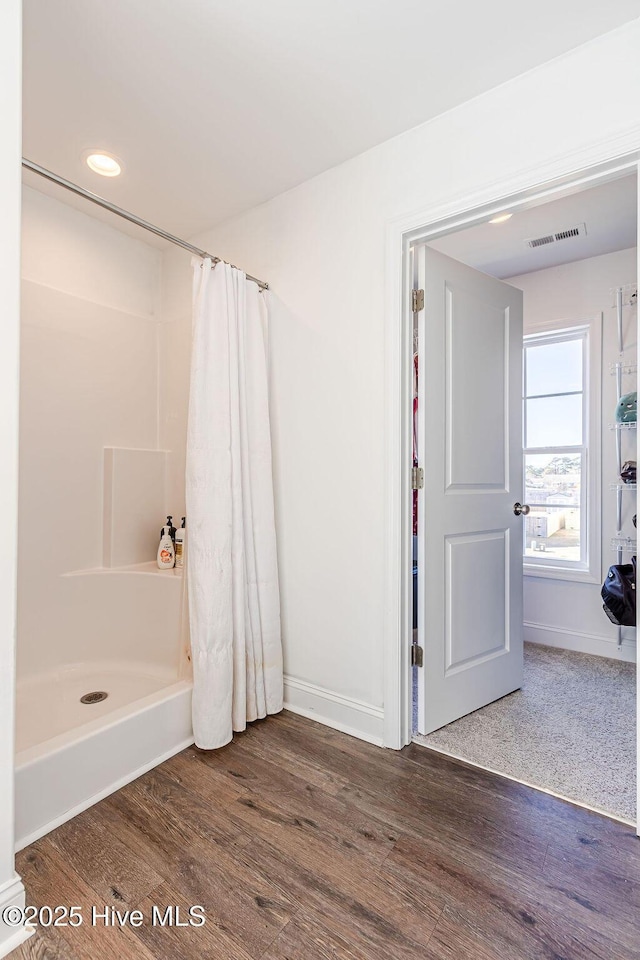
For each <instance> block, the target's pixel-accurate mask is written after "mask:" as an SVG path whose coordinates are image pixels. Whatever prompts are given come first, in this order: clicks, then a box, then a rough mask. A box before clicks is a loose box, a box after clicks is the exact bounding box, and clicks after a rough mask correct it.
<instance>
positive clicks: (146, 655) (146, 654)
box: [18, 188, 179, 679]
mask: <svg viewBox="0 0 640 960" xmlns="http://www.w3.org/2000/svg"><path fill="white" fill-rule="evenodd" d="M22 264H23V285H22V289H23V295H22V330H21V336H22V349H21V404H20V519H19V575H18V636H19V643H18V676H19V678H20V679H23V678H24V679H26V678H28V677H33V676H34V675H38V674H41V673H44V672H48V671H50V670H55V669H59V668H60V667H64V666H66V665H69V664H73V663H78V662H95V661H104V660H111V659H116V660H122V659H127V660H129V661H138V662H143V661H149V662H150V663H157V665H158V666H160V667H163V668H166V669H167V671H171V670H173V671H174V672H175V671H176V670H177V666H178V653H179V645H178V644H179V626H178V623H177V621H176V618H177V616H178V614H179V608H178V606H177V605H176V603H175V599H176V595H175V591H167V590H165V589H164V586H165V582H164V581H163V582H162V583H160V582H158V581H157V580H156V579H154V578H149V577H143V578H140V576H139V575H135V576H133V575H131V574H127V575H120V574H118V575H117V576H115V575H113V574H109V575H108V576H95V575H91V576H83V575H80V576H65V575H66V574H69V573H71V572H77V571H85V570H91V569H94V568H99V567H102V566H103V562H104V557H105V551H104V547H105V544H104V542H103V533H104V532H105V520H104V512H103V505H104V501H103V495H104V492H105V489H106V490H107V491H108V492H109V493H110V497H109V504H108V506H109V512H108V521H109V523H108V526H109V530H108V531H107V532H108V534H109V536H108V541H109V542H108V544H107V546H108V547H109V550H108V553H109V554H110V555H111V556H112V557H114V558H116V559H115V560H114V563H116V565H117V563H119V562H124V560H126V562H134V561H135V562H141V561H142V560H145V559H146V560H148V561H151V560H153V559H154V558H155V551H156V548H157V542H158V537H159V532H160V527H161V525H162V522H163V520H164V516H165V513H166V512H169V511H170V510H171V507H170V505H169V504H168V503H167V502H166V498H165V477H164V458H163V457H162V455H160V454H149V453H148V452H147V451H149V450H152V451H155V450H156V449H157V446H158V433H159V427H158V394H159V391H160V389H161V385H160V382H159V377H158V353H159V339H160V335H159V329H158V328H159V319H160V309H159V295H160V265H161V253H160V251H159V250H157V249H156V248H155V247H152V246H150V245H149V244H147V243H145V242H143V241H142V240H137V239H133V238H132V237H130V236H127V235H125V234H124V233H122V232H121V231H119V230H117V229H116V228H114V227H111V226H110V225H108V224H106V223H103V222H102V221H99V220H96V219H95V218H94V217H92V216H90V215H88V214H85V213H83V212H80V211H78V210H76V209H74V208H72V207H70V206H68V205H67V204H65V203H63V202H60V201H58V200H57V199H53V198H52V197H50V196H46V195H44V194H42V193H40V192H38V191H36V190H33V189H30V188H25V190H24V201H23V259H22ZM112 447H116V448H129V449H128V450H126V451H125V452H121V453H118V452H116V454H114V455H109V456H108V463H109V464H111V466H112V467H113V469H116V468H117V470H118V471H119V472H120V474H122V475H121V476H120V475H118V476H113V477H111V475H110V476H109V477H108V478H107V480H108V483H106V484H105V467H104V463H105V448H112ZM155 463H157V476H154V464H155ZM138 476H139V477H143V476H144V477H145V478H146V481H145V486H146V487H147V489H136V485H135V483H134V482H133V479H135V478H136V477H138ZM145 545H146V546H145ZM132 551H133V553H132ZM118 557H119V558H120V560H119V561H118V559H117V558H118ZM122 558H124V560H122ZM132 577H133V578H132Z"/></svg>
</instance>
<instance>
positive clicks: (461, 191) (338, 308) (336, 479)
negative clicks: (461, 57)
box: [161, 22, 640, 739]
mask: <svg viewBox="0 0 640 960" xmlns="http://www.w3.org/2000/svg"><path fill="white" fill-rule="evenodd" d="M639 42H640V24H639V23H638V22H634V23H633V24H629V25H627V26H625V27H624V28H622V29H620V30H617V31H614V32H613V33H611V34H607V35H605V36H604V37H601V38H599V39H598V40H596V41H594V42H593V43H590V44H588V45H586V46H584V47H581V48H579V49H577V50H575V51H573V52H572V53H570V54H568V55H567V56H564V57H562V58H559V59H558V60H556V61H553V62H551V63H549V64H547V65H545V66H543V67H541V68H539V69H537V70H534V71H531V72H529V73H527V74H525V75H523V76H521V77H519V78H517V79H515V80H513V81H511V82H509V83H507V84H505V85H503V86H501V87H498V88H497V89H495V90H493V91H490V92H489V93H487V94H485V95H483V96H481V97H478V98H476V99H474V100H472V101H470V102H468V103H466V104H464V105H462V106H460V107H458V108H456V109H455V110H452V111H451V112H449V113H447V114H444V115H442V116H440V117H438V118H436V119H435V120H433V121H431V122H429V123H427V124H425V125H423V126H420V127H417V128H416V129H414V130H411V131H409V132H407V133H406V134H403V135H402V136H399V137H396V138H394V139H393V140H390V141H389V142H387V143H385V144H382V145H381V146H380V147H377V148H375V149H373V150H370V151H368V152H367V153H365V154H363V155H361V156H359V157H356V158H355V159H353V160H351V161H349V162H348V163H345V164H342V165H341V166H339V167H336V168H335V169H332V170H329V171H328V172H326V173H324V174H322V175H321V176H318V177H316V178H314V179H313V180H310V181H308V182H306V183H303V184H301V185H300V186H299V187H297V188H295V189H294V190H291V191H290V192H288V193H286V194H283V195H282V196H279V197H277V198H275V199H274V200H272V201H270V202H268V203H265V204H263V205H261V206H259V207H257V208H255V209H253V210H251V211H250V212H248V213H247V214H245V215H244V216H242V217H240V218H238V219H235V220H233V221H231V222H229V223H226V224H224V225H222V226H220V227H218V228H216V229H215V230H213V231H211V232H209V233H208V234H206V235H203V236H201V237H199V238H198V241H199V243H200V245H201V246H205V247H206V248H207V249H209V250H211V251H212V252H214V253H216V254H217V255H218V256H222V257H225V258H226V259H229V260H231V261H232V262H234V263H237V264H240V265H242V267H243V268H244V269H245V270H247V271H248V272H250V273H252V274H253V275H254V276H258V277H261V278H263V279H266V280H267V281H269V282H270V284H271V285H272V289H273V291H274V292H273V294H272V295H271V304H272V314H271V356H272V369H271V379H272V416H273V443H274V457H275V475H276V476H275V484H276V509H277V524H278V533H279V562H280V570H281V584H282V610H283V635H284V646H285V670H286V673H287V674H288V676H289V677H290V678H291V680H290V682H289V683H288V685H287V697H288V700H289V702H293V703H295V704H296V705H297V706H298V707H299V708H301V709H304V710H307V711H311V712H314V711H315V715H317V716H318V717H319V718H322V719H325V720H328V721H330V722H334V723H339V724H342V725H343V726H345V727H349V728H350V729H352V730H354V731H357V732H359V733H361V735H363V736H369V737H370V738H372V739H376V738H377V739H380V738H381V737H382V707H383V685H384V675H383V649H384V646H385V643H386V642H387V641H388V639H389V638H388V637H385V635H384V628H383V624H384V612H385V611H384V604H385V596H386V595H387V594H386V590H387V584H386V581H385V543H386V541H385V536H386V531H385V510H386V503H387V501H386V495H387V494H386V490H385V482H386V477H387V464H386V463H385V403H386V397H385V265H386V261H385V238H386V234H387V228H388V224H389V223H390V221H391V220H394V219H397V218H399V217H402V216H404V215H407V214H411V213H412V212H417V211H419V210H422V209H426V208H428V207H431V206H437V205H439V204H445V203H446V202H453V201H454V200H455V199H456V198H457V197H459V196H463V195H466V194H468V193H469V194H470V193H474V192H477V191H480V190H481V189H486V190H489V189H491V190H493V193H494V196H496V197H499V196H500V193H501V183H502V182H503V181H504V180H505V179H506V178H515V176H516V175H518V174H521V173H524V172H525V171H532V173H531V177H532V180H535V178H536V176H542V174H538V173H537V171H538V169H539V168H540V166H541V165H543V164H545V163H549V164H550V163H551V162H552V161H555V160H556V159H557V158H558V157H563V156H566V161H564V168H565V169H566V172H567V173H569V172H570V171H571V170H572V161H571V157H572V155H573V154H574V152H575V151H576V150H578V149H579V148H581V147H586V145H588V144H591V143H594V142H597V141H599V140H600V139H601V138H603V137H606V136H607V135H610V136H611V138H612V139H613V138H615V137H616V136H618V135H622V133H623V132H626V131H628V130H629V127H630V125H633V124H637V122H638V107H637V90H638V88H639V85H640V76H639V72H640V67H639V60H638V56H637V49H638V43H639ZM256 148H259V144H256ZM292 149H295V144H293V145H292ZM211 213H212V217H213V216H214V214H215V211H213V210H212V211H211ZM172 257H173V255H170V256H169V258H168V259H169V260H171V258H172ZM173 276H174V279H173V281H172V280H171V278H170V277H169V276H168V277H167V285H168V288H171V289H173V293H174V296H173V297H171V296H169V293H170V290H169V289H168V290H167V302H168V303H169V302H170V301H173V303H174V309H173V312H172V315H171V316H169V319H170V320H173V322H174V327H173V329H172V330H171V331H168V337H169V339H170V342H171V343H172V344H175V343H176V342H178V343H180V350H181V351H183V349H184V343H185V342H186V341H187V340H188V336H189V327H188V325H187V322H188V321H187V318H188V299H189V284H188V281H185V279H184V276H183V275H182V274H181V273H180V271H179V270H177V271H175V272H174V275H173ZM181 319H182V321H183V322H182V324H181V323H180V320H181ZM180 326H182V330H181V331H179V327H180ZM185 409H186V406H185V400H184V397H183V396H174V397H173V398H172V402H171V404H169V406H168V407H166V408H165V409H164V411H163V415H162V420H161V430H166V429H167V428H168V427H170V428H171V431H172V433H173V437H174V444H175V442H177V436H178V433H179V430H180V428H181V423H182V422H183V419H184V410H185ZM176 476H178V472H176Z"/></svg>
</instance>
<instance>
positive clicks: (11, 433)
mask: <svg viewBox="0 0 640 960" xmlns="http://www.w3.org/2000/svg"><path fill="white" fill-rule="evenodd" d="M20 33H21V3H20V0H5V2H4V3H3V5H2V12H1V14H0V117H2V142H1V145H0V210H2V217H0V301H1V302H2V379H1V380H0V447H1V448H2V458H1V459H0V502H1V503H2V543H3V549H2V550H1V551H0V731H2V734H1V736H0V910H1V909H2V908H4V907H5V906H8V905H10V904H17V905H23V904H24V889H23V887H22V883H21V881H20V879H19V878H18V877H17V876H16V874H15V870H14V857H13V849H14V826H13V825H14V802H13V732H14V702H15V691H14V682H15V622H16V524H17V519H18V510H17V494H18V377H19V356H18V354H19V346H18V344H19V332H20V326H19V324H20V301H19V297H20V286H19V283H20V119H21V117H20V111H21V103H20V68H21V53H20V52H21V47H22V45H21V36H20ZM23 938H24V934H23V933H22V931H17V932H16V930H14V929H12V928H11V927H8V926H7V925H6V924H5V923H3V922H2V920H0V956H5V954H6V953H8V952H9V950H11V949H12V948H13V947H14V946H17V944H18V942H20V940H21V939H23Z"/></svg>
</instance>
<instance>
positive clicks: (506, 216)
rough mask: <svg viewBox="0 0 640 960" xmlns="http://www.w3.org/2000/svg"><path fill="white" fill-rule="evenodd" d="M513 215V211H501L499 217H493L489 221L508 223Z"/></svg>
mask: <svg viewBox="0 0 640 960" xmlns="http://www.w3.org/2000/svg"><path fill="white" fill-rule="evenodd" d="M512 216H513V214H512V213H500V214H498V216H497V217H492V218H491V220H489V223H506V222H507V220H511V217H512Z"/></svg>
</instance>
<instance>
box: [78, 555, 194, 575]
mask: <svg viewBox="0 0 640 960" xmlns="http://www.w3.org/2000/svg"><path fill="white" fill-rule="evenodd" d="M182 570H183V567H169V569H168V570H167V569H165V570H160V568H159V567H158V564H157V563H156V561H155V560H147V561H145V563H130V564H128V565H127V566H123V567H89V568H87V569H86V570H71V571H70V572H69V573H65V574H63V576H65V577H91V576H100V575H101V574H106V575H107V576H108V575H109V574H112V573H136V574H144V575H146V576H151V577H165V578H166V577H177V578H178V579H179V578H180V577H182Z"/></svg>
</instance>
